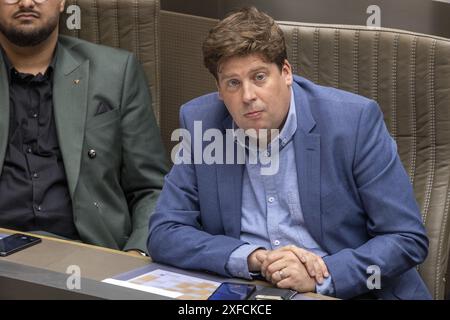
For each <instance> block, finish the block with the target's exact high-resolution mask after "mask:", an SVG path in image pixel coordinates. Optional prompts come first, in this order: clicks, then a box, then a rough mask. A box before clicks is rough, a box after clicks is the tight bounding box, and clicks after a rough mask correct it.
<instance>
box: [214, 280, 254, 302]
mask: <svg viewBox="0 0 450 320" xmlns="http://www.w3.org/2000/svg"><path fill="white" fill-rule="evenodd" d="M255 289H256V286H254V285H252V284H244V283H232V282H224V283H222V284H221V285H220V286H219V287H218V288H217V289H216V290H215V291H214V292H213V293H212V294H211V295H210V296H209V298H208V300H246V299H248V297H250V295H251V294H252V293H253V292H254V291H255Z"/></svg>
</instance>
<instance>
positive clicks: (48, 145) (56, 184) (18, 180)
mask: <svg viewBox="0 0 450 320" xmlns="http://www.w3.org/2000/svg"><path fill="white" fill-rule="evenodd" d="M0 53H1V54H2V56H3V59H4V61H5V64H6V70H7V73H8V80H9V101H10V121H9V136H8V147H7V150H6V155H5V161H4V164H3V168H2V171H1V174H0V227H4V228H11V229H16V230H21V231H46V232H50V233H53V234H57V235H60V236H63V237H66V238H70V239H78V238H79V236H78V232H77V230H76V228H75V224H74V221H73V213H72V203H71V199H70V194H69V190H68V186H67V178H66V174H65V171H64V164H63V160H62V155H61V151H60V148H59V142H58V137H57V133H56V126H55V119H54V116H53V97H52V93H53V70H54V66H55V61H56V54H55V56H54V58H53V61H52V63H51V65H50V66H49V67H48V69H47V71H46V72H45V74H44V75H42V74H41V73H39V74H38V75H36V76H35V75H31V74H24V73H20V72H18V71H17V70H16V69H15V68H14V67H13V66H12V65H11V64H10V62H9V61H8V58H7V56H6V54H5V53H4V51H3V50H1V48H0Z"/></svg>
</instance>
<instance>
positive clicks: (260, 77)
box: [255, 73, 266, 81]
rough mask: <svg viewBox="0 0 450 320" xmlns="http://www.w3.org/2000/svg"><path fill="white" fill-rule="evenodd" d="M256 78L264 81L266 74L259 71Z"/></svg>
mask: <svg viewBox="0 0 450 320" xmlns="http://www.w3.org/2000/svg"><path fill="white" fill-rule="evenodd" d="M255 78H256V80H258V81H263V80H265V79H266V74H264V73H258V74H257V75H256V76H255Z"/></svg>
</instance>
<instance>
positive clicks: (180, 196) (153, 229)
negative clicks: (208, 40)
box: [148, 107, 244, 276]
mask: <svg viewBox="0 0 450 320" xmlns="http://www.w3.org/2000/svg"><path fill="white" fill-rule="evenodd" d="M183 110H184V108H183V107H182V108H181V111H180V125H181V127H182V129H184V128H185V120H184V116H183V113H184V112H183ZM184 142H185V143H186V144H185V145H184V147H185V149H184V150H188V149H190V145H191V142H190V141H187V140H184ZM191 156H192V155H191ZM202 214H205V215H206V214H208V212H201V207H200V202H199V195H198V185H197V178H196V167H195V165H194V164H192V161H191V163H182V164H176V165H174V166H173V167H172V170H171V171H170V173H169V174H168V175H167V177H166V179H165V183H164V188H163V191H162V193H161V196H160V198H159V200H158V204H157V206H156V210H155V213H154V215H153V216H152V217H151V219H150V224H149V234H150V235H149V238H148V250H149V253H150V256H151V257H152V259H153V260H155V261H157V262H162V263H167V264H170V265H174V266H177V267H180V268H186V269H195V270H206V271H211V272H214V273H217V274H220V275H223V276H231V275H230V274H228V272H227V270H226V264H227V262H228V258H229V256H230V255H231V253H232V252H233V251H234V250H235V249H236V248H238V247H240V246H241V245H242V244H244V242H242V241H240V240H239V239H235V238H231V237H228V236H225V235H219V234H217V235H213V234H210V233H209V232H206V231H205V230H203V226H202V219H201V216H202Z"/></svg>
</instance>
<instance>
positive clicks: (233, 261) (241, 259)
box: [226, 244, 262, 280]
mask: <svg viewBox="0 0 450 320" xmlns="http://www.w3.org/2000/svg"><path fill="white" fill-rule="evenodd" d="M257 249H262V248H261V247H260V246H254V245H250V244H243V245H242V246H240V247H238V248H237V249H235V250H234V251H233V252H232V253H231V255H230V257H229V258H228V262H227V265H226V269H227V271H228V273H229V274H230V275H231V276H233V277H238V278H244V279H248V280H251V279H252V275H251V274H250V272H249V270H248V263H247V259H248V256H249V255H250V254H251V253H252V252H253V251H255V250H257Z"/></svg>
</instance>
